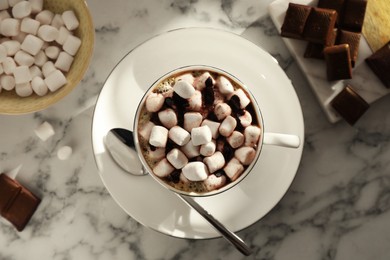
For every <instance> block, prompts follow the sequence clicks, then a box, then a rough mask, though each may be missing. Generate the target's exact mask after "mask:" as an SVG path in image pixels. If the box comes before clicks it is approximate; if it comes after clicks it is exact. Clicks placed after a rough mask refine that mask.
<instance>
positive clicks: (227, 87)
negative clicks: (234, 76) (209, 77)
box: [215, 76, 234, 95]
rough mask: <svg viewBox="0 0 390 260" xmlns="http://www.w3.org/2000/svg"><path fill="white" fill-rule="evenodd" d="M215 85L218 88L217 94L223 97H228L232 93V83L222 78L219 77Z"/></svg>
mask: <svg viewBox="0 0 390 260" xmlns="http://www.w3.org/2000/svg"><path fill="white" fill-rule="evenodd" d="M215 85H216V86H217V87H218V90H219V92H221V93H222V94H224V95H228V94H231V93H233V92H234V88H233V85H232V83H231V82H230V80H229V79H227V78H226V77H224V76H219V77H218V78H217V80H216V82H215Z"/></svg>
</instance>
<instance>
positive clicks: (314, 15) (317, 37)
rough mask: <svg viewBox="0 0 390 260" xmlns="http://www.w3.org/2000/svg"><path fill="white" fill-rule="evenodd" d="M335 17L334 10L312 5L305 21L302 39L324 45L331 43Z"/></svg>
mask: <svg viewBox="0 0 390 260" xmlns="http://www.w3.org/2000/svg"><path fill="white" fill-rule="evenodd" d="M336 18H337V12H336V11H335V10H331V9H323V8H318V7H313V8H312V10H311V12H310V14H309V17H308V18H307V21H306V25H305V29H304V31H303V39H304V40H306V41H308V42H312V43H319V44H323V45H325V46H329V45H331V44H332V41H333V31H334V28H335V23H336Z"/></svg>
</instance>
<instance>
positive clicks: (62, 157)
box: [57, 146, 72, 161]
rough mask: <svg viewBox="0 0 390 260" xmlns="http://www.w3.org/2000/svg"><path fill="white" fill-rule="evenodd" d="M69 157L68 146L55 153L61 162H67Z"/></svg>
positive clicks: (69, 150)
mask: <svg viewBox="0 0 390 260" xmlns="http://www.w3.org/2000/svg"><path fill="white" fill-rule="evenodd" d="M71 155H72V147H70V146H63V147H61V148H60V149H58V151H57V157H58V159H60V160H61V161H64V160H68V159H69V157H70V156H71Z"/></svg>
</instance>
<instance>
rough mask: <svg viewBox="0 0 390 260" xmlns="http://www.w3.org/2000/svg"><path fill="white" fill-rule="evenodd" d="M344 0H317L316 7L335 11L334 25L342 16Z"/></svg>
mask: <svg viewBox="0 0 390 260" xmlns="http://www.w3.org/2000/svg"><path fill="white" fill-rule="evenodd" d="M344 2H345V0H319V1H318V5H317V7H319V8H325V9H332V10H335V11H336V12H337V19H336V25H338V24H339V23H340V18H341V17H342V16H343V11H344Z"/></svg>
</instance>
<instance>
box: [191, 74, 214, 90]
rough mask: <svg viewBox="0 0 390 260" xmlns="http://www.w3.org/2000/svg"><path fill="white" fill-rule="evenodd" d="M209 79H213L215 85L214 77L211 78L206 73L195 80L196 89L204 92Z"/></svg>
mask: <svg viewBox="0 0 390 260" xmlns="http://www.w3.org/2000/svg"><path fill="white" fill-rule="evenodd" d="M208 78H211V80H212V83H213V84H214V83H215V80H214V78H213V77H211V75H210V73H209V72H204V73H203V74H201V75H200V76H198V77H196V78H195V80H194V87H195V89H197V90H203V89H204V88H205V87H206V80H207V79H208Z"/></svg>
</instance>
